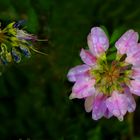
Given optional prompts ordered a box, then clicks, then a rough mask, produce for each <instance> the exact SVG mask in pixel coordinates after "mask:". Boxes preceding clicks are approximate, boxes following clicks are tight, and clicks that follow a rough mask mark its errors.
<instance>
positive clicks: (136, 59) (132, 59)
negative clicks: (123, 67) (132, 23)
mask: <svg viewBox="0 0 140 140" xmlns="http://www.w3.org/2000/svg"><path fill="white" fill-rule="evenodd" d="M125 61H126V62H127V63H129V64H132V65H133V66H135V67H139V66H140V48H139V50H138V51H137V52H135V53H134V54H133V55H131V56H127V57H126V59H125Z"/></svg>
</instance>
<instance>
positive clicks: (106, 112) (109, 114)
mask: <svg viewBox="0 0 140 140" xmlns="http://www.w3.org/2000/svg"><path fill="white" fill-rule="evenodd" d="M104 116H105V117H106V118H108V119H109V118H111V117H112V116H113V114H112V113H111V112H110V111H109V110H108V108H107V109H106V111H105V113H104Z"/></svg>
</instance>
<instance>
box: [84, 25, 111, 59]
mask: <svg viewBox="0 0 140 140" xmlns="http://www.w3.org/2000/svg"><path fill="white" fill-rule="evenodd" d="M87 40H88V46H89V49H90V51H91V52H92V53H93V55H94V56H99V55H100V54H101V53H103V52H105V51H106V50H107V49H108V47H109V41H108V38H107V36H106V34H105V32H104V31H103V30H102V29H101V28H100V27H94V28H92V29H91V33H90V34H89V35H88V37H87Z"/></svg>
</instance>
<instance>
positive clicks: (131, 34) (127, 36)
mask: <svg viewBox="0 0 140 140" xmlns="http://www.w3.org/2000/svg"><path fill="white" fill-rule="evenodd" d="M138 37H139V36H138V33H137V32H135V31H134V30H128V31H127V32H125V33H124V34H123V35H122V36H121V38H120V39H119V40H118V41H117V42H116V44H115V46H116V48H117V49H118V51H119V53H120V54H125V53H126V52H127V50H128V48H130V47H133V46H136V44H137V42H138ZM131 50H132V49H131ZM128 52H129V51H128Z"/></svg>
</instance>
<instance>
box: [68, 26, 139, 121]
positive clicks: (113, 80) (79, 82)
mask: <svg viewBox="0 0 140 140" xmlns="http://www.w3.org/2000/svg"><path fill="white" fill-rule="evenodd" d="M87 42H88V46H89V50H85V49H82V50H81V52H80V57H81V59H82V61H83V62H84V64H82V65H79V66H76V67H74V68H72V69H70V70H69V72H68V74H67V77H68V79H69V81H71V82H74V86H73V88H72V93H71V95H70V99H74V98H79V99H82V98H83V99H84V100H85V110H86V112H91V111H92V118H93V119H94V120H98V119H100V118H102V117H103V116H104V117H106V118H110V117H112V116H116V117H117V118H118V119H119V120H120V121H122V120H123V117H124V115H125V114H126V113H127V111H128V112H133V111H134V110H135V108H136V103H135V100H134V97H133V94H135V95H138V96H140V67H139V66H140V58H139V54H140V44H139V43H138V33H137V32H135V31H134V30H128V31H127V32H125V33H124V34H123V35H122V36H121V37H120V39H118V41H117V42H116V43H115V47H116V48H117V52H116V58H115V59H114V60H112V61H108V59H107V58H108V55H107V50H108V49H109V40H108V38H107V36H106V34H105V32H104V31H103V30H102V29H101V28H100V27H93V28H92V29H91V32H90V33H89V35H88V37H87Z"/></svg>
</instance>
